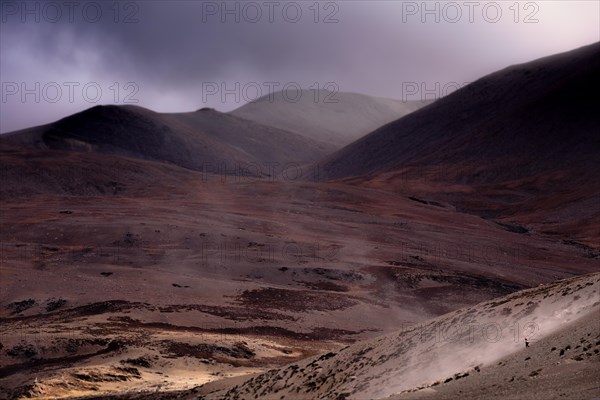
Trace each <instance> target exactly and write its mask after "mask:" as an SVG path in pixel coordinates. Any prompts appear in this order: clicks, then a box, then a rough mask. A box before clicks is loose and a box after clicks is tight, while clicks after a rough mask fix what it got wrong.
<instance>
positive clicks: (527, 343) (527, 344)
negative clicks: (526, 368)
mask: <svg viewBox="0 0 600 400" xmlns="http://www.w3.org/2000/svg"><path fill="white" fill-rule="evenodd" d="M525 347H529V342H528V341H527V338H525Z"/></svg>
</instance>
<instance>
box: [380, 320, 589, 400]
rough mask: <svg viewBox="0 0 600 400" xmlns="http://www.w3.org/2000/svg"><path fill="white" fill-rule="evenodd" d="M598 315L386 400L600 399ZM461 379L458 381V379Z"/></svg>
mask: <svg viewBox="0 0 600 400" xmlns="http://www.w3.org/2000/svg"><path fill="white" fill-rule="evenodd" d="M598 353H600V314H599V313H598V311H596V312H593V313H590V314H589V315H588V316H586V317H583V318H581V319H579V320H577V321H576V322H575V323H572V324H568V325H567V326H565V327H564V328H563V329H561V330H559V331H558V332H556V333H553V334H551V335H549V336H547V337H544V338H543V339H540V340H537V341H534V342H533V343H531V345H530V347H529V348H527V349H526V348H523V349H522V350H520V351H518V352H517V353H514V354H512V355H510V356H508V357H506V358H504V359H502V360H501V361H500V362H498V363H497V364H494V365H489V366H487V367H484V368H481V370H480V372H476V371H475V372H474V371H469V372H468V373H469V375H468V376H466V377H465V376H463V375H464V374H461V375H457V376H454V377H453V379H452V380H451V381H449V382H446V383H441V384H440V385H436V386H433V387H427V388H423V389H420V390H417V391H415V392H412V393H404V394H400V395H395V396H392V397H390V398H389V400H405V399H411V400H412V399H422V400H426V399H428V400H434V399H435V400H454V399H458V398H463V399H486V400H537V399H544V400H547V399H573V400H575V399H594V398H599V397H600V373H598V371H599V370H600V355H599V354H598ZM456 378H459V379H456Z"/></svg>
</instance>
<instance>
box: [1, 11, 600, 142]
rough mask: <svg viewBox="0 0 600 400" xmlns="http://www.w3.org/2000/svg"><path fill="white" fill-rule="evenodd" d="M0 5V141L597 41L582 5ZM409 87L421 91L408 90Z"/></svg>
mask: <svg viewBox="0 0 600 400" xmlns="http://www.w3.org/2000/svg"><path fill="white" fill-rule="evenodd" d="M1 7H2V8H1V13H2V15H1V18H2V21H1V25H0V30H1V31H0V52H1V56H0V75H1V77H0V80H1V82H2V99H1V101H2V102H1V103H0V106H1V111H0V132H9V131H12V130H16V129H21V128H26V127H29V126H34V125H39V124H44V123H48V122H52V121H54V120H56V119H59V118H61V117H64V116H66V115H69V114H72V113H74V112H77V111H80V110H83V109H86V108H89V107H92V106H94V105H97V104H111V103H119V104H123V103H134V104H138V105H140V106H143V107H148V108H151V109H153V110H156V111H166V112H169V111H192V110H196V109H198V108H201V107H206V106H208V107H214V108H216V109H218V110H221V111H229V110H232V109H234V108H236V107H239V106H241V105H242V104H244V103H245V102H246V101H248V100H252V99H254V98H255V97H256V96H257V95H258V94H261V93H262V94H267V93H268V92H269V91H270V90H273V89H275V90H280V89H282V88H284V87H285V88H286V89H287V90H292V91H294V90H295V88H296V87H298V86H302V87H304V88H307V89H310V88H313V89H314V88H317V87H318V88H323V87H325V88H327V89H330V90H340V91H344V92H359V93H364V94H369V95H375V96H382V97H390V98H397V99H407V100H418V99H420V98H421V97H428V98H432V97H436V96H441V95H443V94H444V88H446V90H449V89H452V88H454V87H456V86H457V85H463V84H465V83H467V82H471V81H473V80H475V79H477V78H479V77H481V76H483V75H485V74H488V73H491V72H493V71H495V70H497V69H500V68H504V67H506V66H508V65H511V64H515V63H520V62H526V61H529V60H532V59H535V58H539V57H542V56H546V55H550V54H553V53H558V52H562V51H567V50H570V49H573V48H576V47H580V46H582V45H586V44H590V43H594V42H597V41H599V40H600V22H599V15H600V10H599V2H598V1H595V0H592V1H556V0H554V1H536V2H527V1H520V2H516V1H498V2H487V1H483V2H477V1H472V2H468V1H458V2H427V3H426V4H425V3H423V2H421V1H418V2H407V1H337V2H327V1H321V2H319V3H316V2H315V1H299V2H283V1H257V2H248V1H244V2H235V1H229V2H221V1H219V2H192V1H182V2H174V1H169V2H166V1H165V2H161V1H122V2H118V3H116V2H113V1H96V2H86V1H71V2H68V1H63V0H59V1H56V2H45V1H32V2H15V1H4V0H2V2H1ZM411 82H415V83H417V84H418V85H419V86H420V85H422V84H424V85H426V86H424V87H423V86H421V87H422V88H423V89H425V90H427V93H425V92H423V90H422V89H420V90H419V92H417V93H415V92H414V87H415V86H411V91H408V90H407V88H408V86H407V84H408V83H411ZM436 83H437V86H436ZM524 90H526V88H524ZM259 91H260V92H261V93H259ZM290 97H292V96H290Z"/></svg>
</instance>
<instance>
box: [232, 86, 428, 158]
mask: <svg viewBox="0 0 600 400" xmlns="http://www.w3.org/2000/svg"><path fill="white" fill-rule="evenodd" d="M295 95H296V93H295V92H294V91H293V90H291V89H290V90H289V91H288V92H286V94H284V93H282V92H275V93H272V94H270V95H266V96H263V97H261V98H259V99H257V100H256V101H254V102H251V103H248V104H246V105H243V106H242V107H240V108H238V109H236V110H234V111H232V112H231V113H230V114H233V115H235V116H237V117H242V118H245V119H248V120H251V121H256V122H258V123H261V124H264V125H270V126H274V127H276V128H279V129H284V130H287V131H291V132H296V133H299V134H301V135H303V136H306V137H307V138H310V139H314V140H318V141H321V142H326V143H330V144H333V145H335V146H336V147H338V148H340V147H342V146H345V145H347V144H350V143H351V142H353V141H355V140H357V139H359V138H360V137H362V136H364V135H366V134H368V133H370V132H372V131H374V130H375V129H377V128H379V127H380V126H383V125H385V124H387V123H389V122H392V121H394V120H396V119H398V118H401V117H403V116H405V115H407V114H410V113H411V112H413V111H415V110H418V109H419V108H421V107H423V106H425V105H427V104H430V103H431V101H401V100H392V99H385V98H381V97H372V96H367V95H363V94H358V93H344V92H337V93H334V92H329V91H327V90H311V89H307V90H303V91H302V93H301V94H300V95H299V98H298V100H297V101H296V100H293V97H294V96H295Z"/></svg>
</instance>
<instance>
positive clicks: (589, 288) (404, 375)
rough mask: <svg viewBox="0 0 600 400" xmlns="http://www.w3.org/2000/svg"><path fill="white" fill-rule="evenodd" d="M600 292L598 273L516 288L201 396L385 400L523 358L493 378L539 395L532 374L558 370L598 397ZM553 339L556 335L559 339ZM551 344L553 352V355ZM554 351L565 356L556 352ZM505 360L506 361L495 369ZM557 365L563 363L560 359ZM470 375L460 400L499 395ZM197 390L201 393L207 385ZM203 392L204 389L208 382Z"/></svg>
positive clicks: (548, 375)
mask: <svg viewBox="0 0 600 400" xmlns="http://www.w3.org/2000/svg"><path fill="white" fill-rule="evenodd" d="M599 290H600V273H595V274H591V275H586V276H582V277H577V278H572V279H568V280H562V281H557V282H554V283H551V284H548V285H544V286H539V287H537V288H533V289H528V290H524V291H520V292H517V293H513V294H510V295H508V296H504V297H501V298H498V299H495V300H491V301H486V302H483V303H480V304H478V305H476V306H473V307H467V308H463V309H460V310H457V311H455V312H452V313H448V314H446V315H444V316H441V317H439V318H435V319H433V320H431V321H430V322H428V323H424V324H422V325H420V326H418V327H414V328H411V329H407V330H404V331H401V332H399V333H394V334H390V335H385V336H382V337H379V338H375V339H372V340H368V341H365V342H360V343H356V344H354V345H351V346H348V347H346V348H344V349H342V350H341V351H339V352H337V353H334V352H332V353H328V354H324V355H321V356H316V357H312V358H309V359H307V360H305V361H303V362H300V363H296V364H292V365H289V366H287V367H285V368H281V369H276V370H272V371H269V372H267V373H265V374H262V375H259V376H257V377H254V378H252V379H250V380H248V381H247V382H245V383H244V384H241V385H240V384H238V385H236V386H234V387H231V388H230V389H229V390H228V391H224V390H222V391H219V392H213V393H205V398H206V399H249V398H255V396H257V397H256V398H260V399H281V398H288V399H316V398H319V399H345V398H348V399H375V398H385V397H386V396H390V395H394V394H400V393H401V392H405V391H408V390H411V389H415V388H417V387H426V386H428V385H432V384H435V383H436V382H438V383H439V382H443V381H445V380H447V379H448V378H453V380H454V379H455V378H456V374H461V375H462V374H465V373H469V374H470V375H473V374H477V372H476V371H475V370H474V368H475V367H479V368H480V369H481V372H479V374H482V375H481V376H486V375H491V374H494V372H495V370H497V369H499V368H501V367H502V365H503V364H506V365H508V366H514V365H516V364H519V363H520V365H519V367H518V368H517V367H512V368H508V367H506V368H505V371H511V372H503V374H504V375H499V376H497V377H496V378H495V379H497V380H500V381H501V382H502V383H503V384H504V385H509V384H507V383H506V382H504V381H503V377H505V376H507V375H508V374H511V377H512V375H514V376H515V378H514V380H513V386H514V387H517V386H519V389H520V387H523V388H524V390H528V391H529V393H531V394H532V395H535V392H537V388H538V385H537V381H533V382H531V381H529V379H530V378H532V377H533V376H535V373H536V372H537V373H538V374H540V373H541V374H542V376H543V377H542V378H541V379H542V381H541V383H540V386H542V387H545V388H546V387H547V385H545V384H544V382H548V381H551V380H553V379H555V378H553V375H554V374H557V375H556V376H558V378H556V379H555V382H556V383H555V385H556V386H559V387H565V388H566V387H568V386H569V385H572V384H577V385H578V387H577V390H581V391H584V390H586V391H587V394H586V396H587V397H584V398H593V397H594V396H599V395H600V394H599V389H598V384H597V381H594V380H593V379H592V378H591V377H592V376H593V375H592V374H593V371H594V370H597V366H598V360H599V357H598V353H597V352H595V350H599V349H600V341H599V339H600V335H599V333H598V330H597V329H596V330H594V326H593V323H592V322H591V320H590V318H592V317H595V316H597V315H598V313H599V311H600V295H599ZM596 327H597V325H596ZM588 334H589V335H588ZM525 337H528V338H529V339H530V340H531V342H532V345H531V347H530V348H528V349H526V350H527V351H529V352H531V353H533V355H532V358H531V359H530V360H524V358H526V356H524V354H525V353H526V351H525V349H524V344H523V340H524V338H525ZM553 341H556V344H555V345H553V344H552V342H553ZM567 345H570V346H571V348H570V349H568V350H566V353H565V354H563V356H560V350H561V349H563V348H565V347H566V346H567ZM560 346H563V347H560ZM577 346H580V347H577ZM552 347H556V349H555V350H554V351H551V348H552ZM584 348H585V350H583V349H584ZM554 352H558V353H559V356H555V355H553V354H551V353H554ZM544 354H545V355H546V356H547V357H552V358H549V360H551V362H550V363H545V362H544V361H543V360H544ZM571 356H574V357H575V359H573V360H572V361H571V360H569V359H567V357H571ZM502 359H504V361H503V364H501V365H498V361H499V360H502ZM578 359H581V361H577V360H578ZM519 360H521V361H519ZM556 362H561V364H559V365H556V364H554V363H556ZM577 362H580V364H578V366H573V365H572V363H577ZM493 365H496V367H492V366H493ZM540 368H541V369H540ZM578 369H580V372H577V371H578ZM534 371H535V372H534ZM544 371H545V372H544ZM563 373H564V374H565V377H564V379H563ZM530 374H531V376H530ZM470 375H469V376H470ZM596 375H597V374H596ZM471 379H472V380H473V383H472V386H466V387H465V391H466V390H467V387H468V388H470V389H469V390H472V391H475V392H476V393H477V394H475V397H469V396H466V397H464V398H484V399H487V398H494V397H493V396H497V394H493V395H492V393H494V392H497V390H496V387H491V386H490V387H487V388H486V385H485V383H484V384H482V385H479V386H478V385H477V378H471ZM582 380H583V382H582ZM459 382H460V379H459ZM465 382H468V381H465ZM458 384H459V383H458V382H457V385H458ZM491 384H494V383H491ZM495 384H496V385H499V384H500V383H495ZM436 387H437V386H436ZM441 387H442V388H443V390H444V392H440V393H444V395H445V396H447V397H442V398H457V397H458V396H461V397H462V396H463V395H462V393H460V392H459V390H461V389H460V388H458V387H457V388H453V387H451V386H450V385H449V386H448V389H446V388H445V387H444V385H442V386H441ZM200 390H201V393H202V388H201V389H200ZM204 390H205V392H208V391H209V390H210V387H209V386H208V387H205V389H204ZM433 390H438V389H427V391H428V392H429V393H431V394H434V393H435V392H434V391H433ZM440 390H441V389H440ZM452 390H456V392H452ZM506 390H507V391H508V392H509V394H511V395H513V396H517V398H521V397H519V395H518V394H516V393H515V390H517V389H515V390H513V391H512V392H511V389H510V387H509V388H508V389H506ZM546 390H548V389H546ZM565 390H566V389H565ZM475 392H473V393H475ZM488 396H489V397H488ZM540 396H541V397H538V398H544V399H547V398H549V397H547V396H546V395H543V394H542V392H540ZM190 398H193V397H190ZM399 398H403V397H399ZM411 398H413V397H411ZM432 398H436V397H432ZM530 398H531V397H530ZM533 398H535V397H533ZM571 398H574V397H571Z"/></svg>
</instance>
